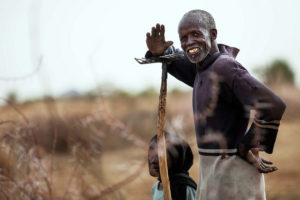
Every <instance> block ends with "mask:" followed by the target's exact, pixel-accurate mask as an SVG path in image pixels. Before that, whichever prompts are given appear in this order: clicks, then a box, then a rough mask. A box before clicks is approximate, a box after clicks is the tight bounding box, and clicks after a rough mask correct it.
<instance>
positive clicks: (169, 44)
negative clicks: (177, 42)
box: [165, 41, 173, 47]
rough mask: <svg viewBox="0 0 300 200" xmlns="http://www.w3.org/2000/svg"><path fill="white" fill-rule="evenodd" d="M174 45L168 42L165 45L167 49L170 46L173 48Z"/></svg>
mask: <svg viewBox="0 0 300 200" xmlns="http://www.w3.org/2000/svg"><path fill="white" fill-rule="evenodd" d="M172 44H173V42H172V41H167V42H166V43H165V47H169V46H171V45H172Z"/></svg>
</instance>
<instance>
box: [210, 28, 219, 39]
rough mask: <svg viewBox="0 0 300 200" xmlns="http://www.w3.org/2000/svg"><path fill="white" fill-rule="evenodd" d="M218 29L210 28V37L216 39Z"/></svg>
mask: <svg viewBox="0 0 300 200" xmlns="http://www.w3.org/2000/svg"><path fill="white" fill-rule="evenodd" d="M217 35H218V31H217V29H211V30H210V39H211V40H215V39H217Z"/></svg>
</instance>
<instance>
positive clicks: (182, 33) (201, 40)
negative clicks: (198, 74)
mask: <svg viewBox="0 0 300 200" xmlns="http://www.w3.org/2000/svg"><path fill="white" fill-rule="evenodd" d="M178 34H179V39H180V42H181V48H182V49H183V51H184V52H185V53H186V55H187V57H188V59H189V60H190V61H191V62H192V63H199V62H201V61H202V60H204V58H205V57H206V56H207V55H208V53H209V52H210V49H211V39H210V32H209V30H207V28H206V26H205V25H204V24H203V23H201V21H200V19H199V17H197V16H187V17H184V18H183V19H182V20H181V22H180V24H179V27H178Z"/></svg>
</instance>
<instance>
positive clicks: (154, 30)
mask: <svg viewBox="0 0 300 200" xmlns="http://www.w3.org/2000/svg"><path fill="white" fill-rule="evenodd" d="M156 34H157V33H156V29H155V27H152V29H151V36H152V37H156Z"/></svg>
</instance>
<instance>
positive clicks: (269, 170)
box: [258, 164, 278, 173]
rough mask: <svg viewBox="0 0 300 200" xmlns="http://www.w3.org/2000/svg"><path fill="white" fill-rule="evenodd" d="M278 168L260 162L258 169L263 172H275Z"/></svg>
mask: <svg viewBox="0 0 300 200" xmlns="http://www.w3.org/2000/svg"><path fill="white" fill-rule="evenodd" d="M276 170H278V168H277V167H275V166H273V167H269V166H265V165H264V164H260V166H259V168H258V171H260V172H261V173H270V172H274V171H276Z"/></svg>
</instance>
